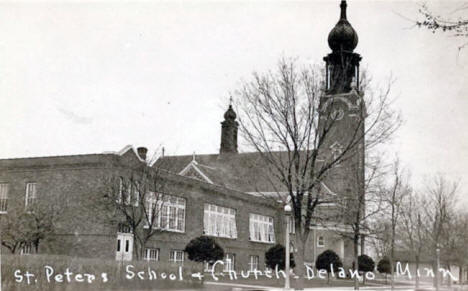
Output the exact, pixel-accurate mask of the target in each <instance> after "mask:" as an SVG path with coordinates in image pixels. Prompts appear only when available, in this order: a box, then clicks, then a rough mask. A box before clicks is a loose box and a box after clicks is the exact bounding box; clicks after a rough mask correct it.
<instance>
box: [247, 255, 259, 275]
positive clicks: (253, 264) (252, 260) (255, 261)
mask: <svg viewBox="0 0 468 291" xmlns="http://www.w3.org/2000/svg"><path fill="white" fill-rule="evenodd" d="M259 263H260V256H255V255H250V256H249V270H250V271H251V272H253V271H255V270H258V265H259Z"/></svg>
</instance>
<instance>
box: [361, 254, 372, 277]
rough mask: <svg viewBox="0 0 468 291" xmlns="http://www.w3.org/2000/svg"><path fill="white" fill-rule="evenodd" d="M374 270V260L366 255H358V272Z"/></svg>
mask: <svg viewBox="0 0 468 291" xmlns="http://www.w3.org/2000/svg"><path fill="white" fill-rule="evenodd" d="M374 268H375V263H374V260H373V259H372V258H371V257H369V256H368V255H360V256H359V257H358V270H359V272H364V273H365V272H373V271H374Z"/></svg>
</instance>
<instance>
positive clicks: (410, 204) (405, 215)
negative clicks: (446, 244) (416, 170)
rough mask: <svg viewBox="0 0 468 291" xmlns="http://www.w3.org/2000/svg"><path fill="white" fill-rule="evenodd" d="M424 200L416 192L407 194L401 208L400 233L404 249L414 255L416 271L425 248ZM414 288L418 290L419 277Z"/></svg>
mask: <svg viewBox="0 0 468 291" xmlns="http://www.w3.org/2000/svg"><path fill="white" fill-rule="evenodd" d="M424 208H425V205H424V200H423V199H421V197H420V195H418V194H417V193H416V192H414V191H411V192H410V193H408V196H407V197H406V199H404V200H403V205H402V208H401V227H400V229H401V233H402V241H403V243H404V245H405V247H406V248H407V249H408V250H410V251H411V253H412V254H414V259H415V264H416V270H418V269H419V265H420V262H421V255H422V254H423V250H424V248H425V247H426V238H425V236H426V234H425V232H424V225H425V216H424V211H423V210H424ZM415 285H416V288H419V276H416V277H415Z"/></svg>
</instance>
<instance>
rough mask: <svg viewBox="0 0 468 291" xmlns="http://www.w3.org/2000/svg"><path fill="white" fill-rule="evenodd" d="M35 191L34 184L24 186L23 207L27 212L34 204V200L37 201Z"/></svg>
mask: <svg viewBox="0 0 468 291" xmlns="http://www.w3.org/2000/svg"><path fill="white" fill-rule="evenodd" d="M36 189H37V187H36V183H27V184H26V199H25V206H26V209H27V210H30V209H31V207H32V206H33V205H34V204H35V203H36V199H37V192H36Z"/></svg>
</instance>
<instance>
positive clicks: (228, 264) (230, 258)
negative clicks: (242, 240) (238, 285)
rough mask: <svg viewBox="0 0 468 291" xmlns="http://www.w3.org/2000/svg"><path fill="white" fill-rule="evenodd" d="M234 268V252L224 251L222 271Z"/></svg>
mask: <svg viewBox="0 0 468 291" xmlns="http://www.w3.org/2000/svg"><path fill="white" fill-rule="evenodd" d="M235 268H236V254H234V253H226V255H225V256H224V272H229V271H234V269H235Z"/></svg>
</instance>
